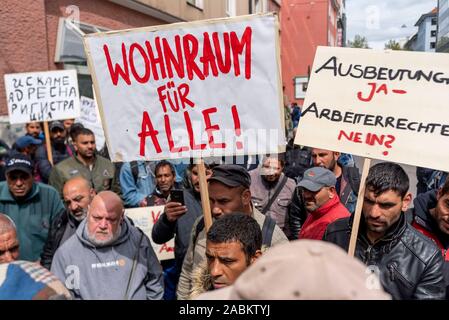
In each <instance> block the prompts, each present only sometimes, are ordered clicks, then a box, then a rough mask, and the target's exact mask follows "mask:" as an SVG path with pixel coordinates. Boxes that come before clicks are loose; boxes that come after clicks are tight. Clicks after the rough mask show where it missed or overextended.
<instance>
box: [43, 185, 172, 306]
mask: <svg viewBox="0 0 449 320" xmlns="http://www.w3.org/2000/svg"><path fill="white" fill-rule="evenodd" d="M124 212H125V210H124V207H123V202H122V200H121V199H120V197H119V196H118V195H116V194H115V193H113V192H111V191H102V192H100V193H99V194H98V195H96V196H95V197H94V198H93V200H92V203H91V205H90V206H89V209H88V212H87V217H86V219H84V220H83V221H82V222H81V223H80V225H79V227H78V229H77V230H76V233H75V235H73V236H72V237H71V238H70V239H68V240H67V241H66V242H64V244H63V245H62V246H61V247H59V249H58V250H57V251H56V254H55V256H54V259H53V263H52V266H51V271H52V272H53V273H54V274H55V275H56V276H57V277H58V278H59V279H60V280H61V281H62V282H64V283H65V285H66V287H67V289H69V291H70V293H71V294H72V296H73V298H75V299H86V300H94V299H95V300H97V299H107V300H118V299H123V300H137V299H138V300H144V299H147V300H160V299H162V297H163V294H164V287H163V277H162V268H161V266H160V264H159V261H158V259H157V257H156V254H155V253H154V250H153V248H152V246H151V243H150V240H149V239H148V237H146V236H145V235H144V233H143V232H142V231H140V230H139V229H137V228H136V227H134V226H133V225H132V224H131V222H130V220H129V219H128V218H127V217H125V215H124Z"/></svg>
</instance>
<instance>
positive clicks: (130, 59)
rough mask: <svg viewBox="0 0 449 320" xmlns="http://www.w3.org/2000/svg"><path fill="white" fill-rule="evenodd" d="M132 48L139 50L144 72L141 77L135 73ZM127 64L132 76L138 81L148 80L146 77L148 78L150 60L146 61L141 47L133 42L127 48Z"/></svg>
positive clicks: (146, 58)
mask: <svg viewBox="0 0 449 320" xmlns="http://www.w3.org/2000/svg"><path fill="white" fill-rule="evenodd" d="M134 49H137V50H138V51H139V53H140V55H141V57H142V59H143V62H144V65H145V73H144V75H143V76H142V77H141V76H140V75H139V74H138V73H137V71H136V67H135V65H134ZM129 65H130V67H131V72H132V74H133V76H134V78H135V79H136V80H137V81H138V82H140V83H145V82H147V81H148V79H149V78H150V61H148V57H147V55H146V54H145V51H144V50H143V48H142V47H141V46H140V45H139V44H137V43H133V44H132V45H131V47H130V48H129Z"/></svg>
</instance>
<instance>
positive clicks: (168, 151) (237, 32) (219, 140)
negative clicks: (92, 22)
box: [84, 14, 285, 161]
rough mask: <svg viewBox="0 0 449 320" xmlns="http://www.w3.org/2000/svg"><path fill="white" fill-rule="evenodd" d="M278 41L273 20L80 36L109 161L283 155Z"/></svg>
mask: <svg viewBox="0 0 449 320" xmlns="http://www.w3.org/2000/svg"><path fill="white" fill-rule="evenodd" d="M278 33H279V32H278V24H277V20H276V18H275V16H273V15H271V14H270V15H256V16H246V17H237V18H229V19H216V20H208V21H197V22H190V23H179V24H171V25H167V26H157V27H150V28H142V29H133V30H126V31H119V32H108V33H100V34H89V35H87V36H86V37H85V38H84V43H85V49H86V54H87V56H88V61H89V66H90V68H91V73H92V75H93V81H94V86H95V92H96V93H97V103H98V106H99V109H100V114H101V117H102V121H103V127H104V128H105V133H106V138H107V140H108V147H109V150H110V154H111V157H112V159H113V161H132V160H143V159H146V160H157V159H176V158H189V157H194V158H199V157H210V156H223V155H229V156H231V155H243V154H261V153H277V152H280V151H282V150H283V149H284V148H285V137H284V122H283V109H282V107H281V106H282V95H281V91H282V89H281V84H280V69H279V41H278Z"/></svg>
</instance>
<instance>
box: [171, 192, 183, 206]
mask: <svg viewBox="0 0 449 320" xmlns="http://www.w3.org/2000/svg"><path fill="white" fill-rule="evenodd" d="M170 201H172V202H179V203H180V204H182V205H184V191H182V190H181V189H172V190H171V191H170Z"/></svg>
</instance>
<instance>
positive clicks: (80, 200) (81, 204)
mask: <svg viewBox="0 0 449 320" xmlns="http://www.w3.org/2000/svg"><path fill="white" fill-rule="evenodd" d="M62 193H63V198H64V204H65V207H66V211H65V213H64V214H61V215H59V216H58V217H57V218H56V219H55V220H54V221H53V223H52V224H51V226H50V229H49V231H48V239H47V242H46V243H45V246H44V251H43V252H42V254H41V265H42V266H44V267H45V268H47V269H48V270H50V268H51V262H52V260H53V256H54V255H55V252H56V249H58V248H59V247H60V246H61V245H62V244H63V243H64V242H65V241H66V240H67V239H69V238H70V237H71V236H72V235H74V234H75V231H76V228H78V226H79V224H80V223H81V221H83V219H84V218H85V217H86V215H87V208H88V207H89V205H90V203H91V202H92V199H93V197H94V196H95V190H94V189H93V188H92V186H91V184H90V182H89V181H88V180H86V179H85V178H83V177H81V176H77V177H73V178H71V179H69V180H67V182H66V183H65V184H64V188H63V192H62Z"/></svg>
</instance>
